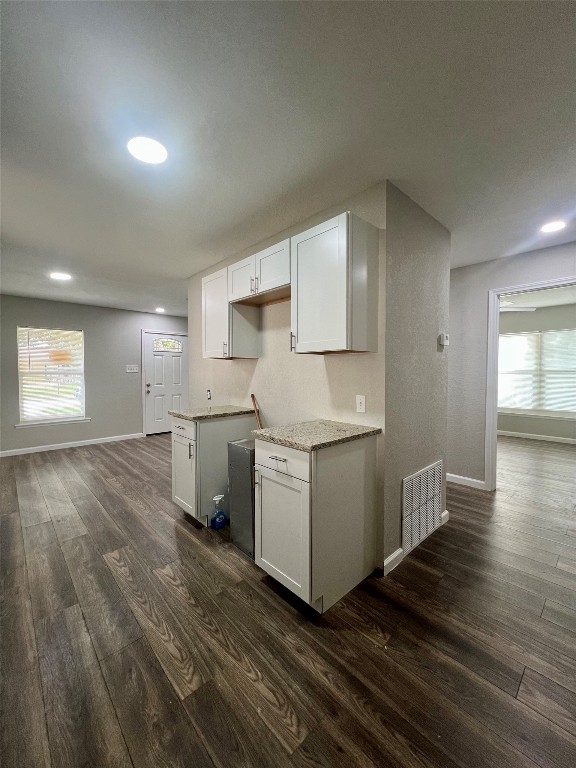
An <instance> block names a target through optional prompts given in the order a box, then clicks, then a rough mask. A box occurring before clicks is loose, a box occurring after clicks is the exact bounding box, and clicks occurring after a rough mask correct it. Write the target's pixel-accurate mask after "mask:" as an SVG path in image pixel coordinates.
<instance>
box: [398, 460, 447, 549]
mask: <svg viewBox="0 0 576 768" xmlns="http://www.w3.org/2000/svg"><path fill="white" fill-rule="evenodd" d="M443 474H444V473H443V468H442V461H437V462H436V463H435V464H431V465H430V466H429V467H425V468H424V469H422V470H420V471H419V472H415V473H414V474H413V475H409V477H405V478H404V479H403V480H402V549H403V551H404V554H406V553H407V552H409V551H410V550H411V549H414V547H415V546H416V545H417V544H420V542H421V541H424V539H425V538H426V537H427V536H429V535H430V534H431V533H432V531H434V530H435V529H436V528H438V526H439V525H440V524H441V521H442V477H443Z"/></svg>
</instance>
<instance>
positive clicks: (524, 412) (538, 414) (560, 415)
mask: <svg viewBox="0 0 576 768" xmlns="http://www.w3.org/2000/svg"><path fill="white" fill-rule="evenodd" d="M500 414H502V415H503V416H529V417H530V418H532V419H561V420H563V421H574V420H576V412H571V411H530V410H528V409H524V408H498V415H500Z"/></svg>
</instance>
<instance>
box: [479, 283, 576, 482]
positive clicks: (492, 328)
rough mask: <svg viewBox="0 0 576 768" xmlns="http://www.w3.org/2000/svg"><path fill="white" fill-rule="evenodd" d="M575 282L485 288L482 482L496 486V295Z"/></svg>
mask: <svg viewBox="0 0 576 768" xmlns="http://www.w3.org/2000/svg"><path fill="white" fill-rule="evenodd" d="M567 285H576V275H572V276H571V277H570V276H569V277H558V278H555V279H554V280H541V281H539V282H537V283H528V284H526V285H513V286H509V287H507V288H492V289H490V290H489V291H488V345H487V350H486V427H485V430H486V431H485V437H484V486H485V490H487V491H495V490H496V461H497V440H498V341H499V335H500V296H502V295H504V294H507V293H531V292H532V291H543V290H545V289H546V288H562V287H563V286H567Z"/></svg>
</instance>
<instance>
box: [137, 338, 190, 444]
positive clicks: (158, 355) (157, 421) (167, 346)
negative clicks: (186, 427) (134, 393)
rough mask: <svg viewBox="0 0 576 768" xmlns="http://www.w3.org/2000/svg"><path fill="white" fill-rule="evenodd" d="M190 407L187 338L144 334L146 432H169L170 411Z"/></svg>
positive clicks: (147, 433)
mask: <svg viewBox="0 0 576 768" xmlns="http://www.w3.org/2000/svg"><path fill="white" fill-rule="evenodd" d="M187 406H188V336H187V335H186V334H184V333H163V332H161V331H142V407H143V421H144V428H143V432H144V434H146V435H155V434H158V433H159V432H169V431H170V416H169V415H168V411H169V410H182V409H183V408H186V407H187Z"/></svg>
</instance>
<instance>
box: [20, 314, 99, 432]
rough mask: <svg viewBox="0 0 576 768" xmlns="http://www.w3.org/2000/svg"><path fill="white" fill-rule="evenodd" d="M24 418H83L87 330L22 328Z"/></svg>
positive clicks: (21, 401) (23, 419) (21, 362)
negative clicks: (85, 334)
mask: <svg viewBox="0 0 576 768" xmlns="http://www.w3.org/2000/svg"><path fill="white" fill-rule="evenodd" d="M18 378H19V383H20V421H21V422H22V423H24V422H33V421H45V420H53V419H66V418H81V417H83V416H84V415H85V413H84V333H83V331H62V330H56V329H49V328H18Z"/></svg>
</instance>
